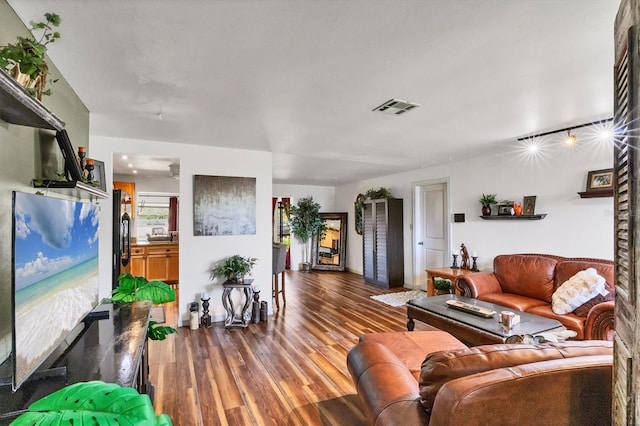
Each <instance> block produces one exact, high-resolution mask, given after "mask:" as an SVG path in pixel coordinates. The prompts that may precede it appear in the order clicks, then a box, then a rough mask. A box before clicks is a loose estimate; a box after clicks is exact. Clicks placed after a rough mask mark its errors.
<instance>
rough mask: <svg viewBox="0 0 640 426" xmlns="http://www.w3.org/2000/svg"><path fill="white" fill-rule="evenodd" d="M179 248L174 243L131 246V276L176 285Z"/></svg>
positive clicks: (178, 273)
mask: <svg viewBox="0 0 640 426" xmlns="http://www.w3.org/2000/svg"><path fill="white" fill-rule="evenodd" d="M179 259H180V248H179V245H178V244H176V243H167V244H160V243H153V244H147V245H140V246H133V247H132V249H131V274H132V275H135V276H141V277H145V278H146V279H147V280H149V281H153V280H156V281H164V282H166V283H167V284H176V283H177V282H178V278H179V275H180V270H179Z"/></svg>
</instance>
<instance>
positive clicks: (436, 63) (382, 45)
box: [9, 0, 620, 185]
mask: <svg viewBox="0 0 640 426" xmlns="http://www.w3.org/2000/svg"><path fill="white" fill-rule="evenodd" d="M9 3H10V4H11V5H12V7H13V8H14V9H15V10H16V12H17V13H18V14H19V15H20V17H21V19H23V21H25V22H28V21H30V20H40V18H41V17H42V15H43V14H44V13H45V12H55V13H58V14H59V15H60V16H61V17H62V24H61V26H60V28H59V31H60V32H61V34H62V38H61V39H60V40H59V41H58V42H56V43H55V44H53V45H52V46H51V48H50V50H49V56H50V57H51V59H52V60H53V62H54V63H55V64H56V66H57V67H58V68H59V69H60V71H61V72H62V74H63V75H64V76H65V78H66V79H67V81H68V82H69V83H70V84H71V86H72V87H73V88H74V89H75V91H76V92H77V93H78V95H79V96H80V98H81V99H82V100H83V101H84V103H85V104H86V106H87V108H88V109H89V110H90V111H91V115H92V121H91V126H92V128H91V132H92V133H93V134H97V135H107V136H115V137H127V138H139V139H148V140H158V141H171V142H181V143H191V144H202V145H214V146H222V147H231V148H245V149H252V150H262V151H271V152H273V181H274V183H297V184H319V185H336V184H340V183H344V182H350V181H354V180H360V179H364V178H369V177H374V176H381V175H385V174H389V173H395V172H398V171H403V170H409V169H416V168H420V167H425V166H429V165H433V164H437V163H442V162H447V161H455V160H460V159H464V158H467V157H472V156H477V155H479V154H481V153H488V152H490V151H495V150H500V149H504V148H505V146H506V145H508V144H511V143H513V142H514V141H515V139H516V138H518V137H520V136H524V135H527V134H532V133H538V132H542V131H547V130H553V129H557V128H562V127H566V126H570V125H575V124H581V123H585V122H589V121H594V120H598V119H602V118H608V117H610V116H611V115H612V98H613V95H612V66H613V25H614V18H615V13H616V11H617V8H618V6H619V3H620V2H619V0H476V1H472V0H464V1H463V0H457V1H456V0H390V1H380V0H353V1H351V0H326V1H321V0H297V1H291V0H235V1H230V0H225V1H221V0H182V1H178V0H173V1H171V0H135V1H133V0H129V1H125V0H83V1H81V0H9ZM53 90H55V86H54V89H53ZM391 98H398V99H403V100H407V101H411V102H415V103H418V104H420V105H421V106H420V107H419V108H416V109H414V110H413V111H411V112H408V113H406V114H404V115H400V116H391V115H385V114H383V113H379V112H372V111H371V110H372V109H373V108H375V107H376V106H378V105H379V104H381V103H383V102H385V101H387V100H389V99H391ZM159 113H160V114H161V115H162V119H160V118H159V117H158V114H159ZM149 154H153V153H149Z"/></svg>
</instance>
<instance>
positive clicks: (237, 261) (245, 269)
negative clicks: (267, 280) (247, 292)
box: [210, 254, 258, 283]
mask: <svg viewBox="0 0 640 426" xmlns="http://www.w3.org/2000/svg"><path fill="white" fill-rule="evenodd" d="M257 260H258V259H256V258H255V257H244V256H240V255H239V254H234V255H233V256H229V257H225V258H224V259H222V260H221V261H219V262H217V263H216V264H214V265H213V267H212V268H211V269H210V272H211V279H212V280H213V279H214V278H216V277H220V278H222V279H223V280H225V281H226V280H230V281H235V282H239V283H241V282H244V277H245V276H247V275H249V274H250V273H251V270H252V269H253V266H254V265H255V264H256V261H257Z"/></svg>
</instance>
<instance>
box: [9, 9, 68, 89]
mask: <svg viewBox="0 0 640 426" xmlns="http://www.w3.org/2000/svg"><path fill="white" fill-rule="evenodd" d="M44 17H45V19H46V21H45V22H33V21H31V22H30V24H31V28H29V31H30V32H31V37H20V36H18V37H17V42H16V43H8V44H7V45H6V46H1V47H0V68H2V69H4V70H6V71H7V72H8V73H9V74H11V76H13V77H14V78H15V79H16V80H17V81H18V83H20V84H21V85H22V86H24V87H25V88H26V89H27V90H28V91H29V92H30V93H31V94H32V95H34V96H36V97H37V98H38V99H42V95H50V94H51V89H47V90H45V86H46V84H47V75H48V73H49V67H48V65H47V62H46V61H45V57H44V55H45V53H46V52H47V46H48V45H49V44H51V43H54V42H55V41H56V40H57V39H59V38H60V33H59V32H58V31H55V30H54V27H57V26H59V25H60V16H58V15H57V14H55V13H45V14H44ZM38 31H42V35H41V36H40V38H39V39H37V40H36V38H35V36H34V34H33V33H34V32H38Z"/></svg>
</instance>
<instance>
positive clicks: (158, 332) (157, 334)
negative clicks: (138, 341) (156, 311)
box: [147, 321, 176, 340]
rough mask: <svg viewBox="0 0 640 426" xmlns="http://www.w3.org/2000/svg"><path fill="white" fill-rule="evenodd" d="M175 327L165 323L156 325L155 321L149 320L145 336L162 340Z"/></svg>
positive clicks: (173, 330)
mask: <svg viewBox="0 0 640 426" xmlns="http://www.w3.org/2000/svg"><path fill="white" fill-rule="evenodd" d="M175 332H176V329H175V328H173V327H169V326H167V325H158V326H156V322H155V321H149V328H148V329H147V336H148V337H149V339H151V340H164V339H166V338H167V335H169V334H171V333H175Z"/></svg>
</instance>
